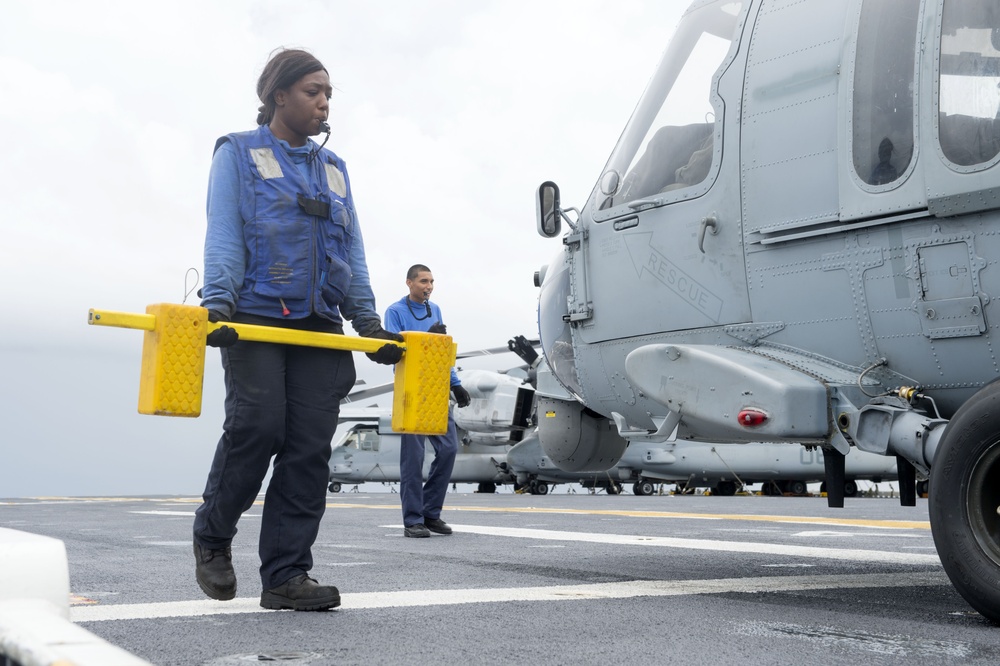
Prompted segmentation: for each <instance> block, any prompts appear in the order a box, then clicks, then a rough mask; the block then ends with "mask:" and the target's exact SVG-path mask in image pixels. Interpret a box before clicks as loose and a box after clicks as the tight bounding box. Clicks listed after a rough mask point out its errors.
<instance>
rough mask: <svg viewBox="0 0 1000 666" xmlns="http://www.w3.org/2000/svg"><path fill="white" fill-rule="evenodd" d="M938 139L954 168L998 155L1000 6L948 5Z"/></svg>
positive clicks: (987, 0) (989, 0) (991, 2)
mask: <svg viewBox="0 0 1000 666" xmlns="http://www.w3.org/2000/svg"><path fill="white" fill-rule="evenodd" d="M938 96H939V99H938V104H939V108H938V139H939V141H940V144H941V151H942V152H943V153H944V156H945V157H946V158H947V159H948V160H949V161H950V162H951V163H952V164H954V165H957V166H959V167H970V166H974V165H978V164H985V163H987V162H991V161H993V160H994V158H995V157H996V156H997V153H998V152H1000V3H998V2H997V0H945V3H944V13H943V15H942V20H941V63H940V78H939V79H938Z"/></svg>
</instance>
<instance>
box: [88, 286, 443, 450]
mask: <svg viewBox="0 0 1000 666" xmlns="http://www.w3.org/2000/svg"><path fill="white" fill-rule="evenodd" d="M87 323H89V324H91V325H95V326H114V327H117V328H135V329H139V330H143V331H145V332H146V333H145V335H144V338H143V342H142V374H141V375H140V378H139V413H140V414H156V415H160V416H189V417H195V416H198V415H200V414H201V393H202V383H203V380H204V376H205V338H206V337H207V336H208V334H209V333H211V332H212V331H214V330H216V329H218V328H220V327H222V326H229V327H230V328H232V329H235V330H236V332H237V333H239V336H240V340H244V341H248V342H272V343H277V344H286V345H301V346H305V347H323V348H325V349H339V350H343V351H356V352H368V353H374V352H376V351H378V350H379V349H380V348H381V347H382V346H383V345H385V344H395V345H399V346H400V347H402V348H403V358H402V360H401V361H400V362H399V363H397V364H396V371H395V375H394V379H393V397H392V429H393V430H395V431H396V432H401V433H411V434H415V435H443V434H444V433H446V432H447V431H448V399H449V394H450V391H451V368H452V366H453V365H455V355H456V351H457V350H456V347H457V345H455V343H454V342H453V341H452V339H451V336H448V335H438V334H435V333H421V332H418V331H406V332H404V333H402V336H403V340H404V342H403V343H398V342H393V341H389V340H382V339H379V338H360V337H355V336H347V335H337V334H335V333H318V332H314V331H299V330H294V329H289V328H279V327H276V326H254V325H251V324H237V323H233V322H215V323H213V322H210V321H208V310H207V309H205V308H202V307H199V306H197V305H177V304H174V303H157V304H154V305H150V306H148V307H147V308H146V314H135V313H129V312H112V311H108V310H95V309H91V310H90V314H89V317H88V321H87ZM237 344H239V343H237Z"/></svg>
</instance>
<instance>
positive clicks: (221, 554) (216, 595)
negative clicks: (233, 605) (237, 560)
mask: <svg viewBox="0 0 1000 666" xmlns="http://www.w3.org/2000/svg"><path fill="white" fill-rule="evenodd" d="M194 576H195V578H196V579H197V580H198V586H199V587H201V590H202V592H204V593H205V594H207V595H208V596H210V597H211V598H213V599H218V600H219V601H229V600H230V599H232V598H233V597H235V596H236V572H235V571H233V554H232V551H231V550H230V549H229V547H228V546H227V547H225V548H220V549H218V550H208V549H207V548H202V547H201V546H199V545H198V544H197V543H196V544H195V545H194Z"/></svg>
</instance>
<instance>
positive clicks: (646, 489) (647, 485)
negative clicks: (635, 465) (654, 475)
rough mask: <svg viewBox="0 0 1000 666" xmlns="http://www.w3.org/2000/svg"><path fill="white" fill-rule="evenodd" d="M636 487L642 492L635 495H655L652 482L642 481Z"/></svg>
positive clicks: (654, 487)
mask: <svg viewBox="0 0 1000 666" xmlns="http://www.w3.org/2000/svg"><path fill="white" fill-rule="evenodd" d="M636 485H637V486H639V489H640V490H641V491H642V492H641V493H636V494H637V495H652V494H654V493H656V486H655V485H653V482H652V481H646V480H645V479H643V480H642V481H640V482H639V483H637V484H636Z"/></svg>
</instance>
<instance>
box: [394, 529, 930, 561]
mask: <svg viewBox="0 0 1000 666" xmlns="http://www.w3.org/2000/svg"><path fill="white" fill-rule="evenodd" d="M449 524H450V525H451V526H452V528H453V529H454V530H455V531H456V532H467V533H472V534H485V535H488V536H502V537H515V538H519V539H547V540H552V541H580V542H586V543H601V544H609V545H627V546H659V547H662V548H686V549H690V550H714V551H718V552H724V553H755V554H763V555H782V556H787V555H791V556H793V557H813V558H824V559H831V560H847V561H851V562H878V563H881V564H921V565H939V566H940V564H941V560H940V558H939V557H938V556H937V554H934V555H924V554H919V553H901V552H898V551H885V550H855V549H850V550H848V549H845V548H820V547H816V546H786V545H782V544H774V543H755V542H748V541H715V540H712V539H679V538H676V537H652V536H640V535H632V534H598V533H593V532H562V531H554V530H533V529H526V528H522V527H490V526H483V525H457V524H454V523H449ZM382 527H386V528H393V527H395V528H398V529H402V527H403V526H402V525H383V526H382Z"/></svg>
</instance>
